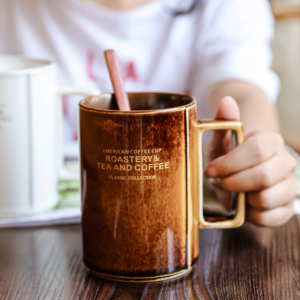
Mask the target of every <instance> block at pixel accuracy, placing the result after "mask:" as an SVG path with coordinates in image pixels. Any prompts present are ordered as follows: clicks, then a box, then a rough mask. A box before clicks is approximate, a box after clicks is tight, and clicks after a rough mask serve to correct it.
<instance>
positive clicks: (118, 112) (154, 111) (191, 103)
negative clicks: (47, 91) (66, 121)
mask: <svg viewBox="0 0 300 300" xmlns="http://www.w3.org/2000/svg"><path fill="white" fill-rule="evenodd" d="M130 94H135V95H136V94H156V95H171V96H180V97H187V98H189V99H190V100H191V102H190V103H188V104H185V105H180V106H175V107H169V108H158V109H149V110H130V111H120V110H112V109H98V108H91V107H88V106H86V104H85V102H86V100H89V99H91V98H94V97H101V96H105V95H110V96H111V95H113V94H110V93H103V94H100V95H97V96H90V97H87V98H85V99H83V100H81V101H80V102H79V107H80V109H85V110H87V111H92V112H101V113H106V114H124V115H126V114H153V113H163V112H172V111H178V110H186V109H188V108H189V107H191V106H193V105H196V99H195V98H194V97H192V96H188V95H184V94H176V93H160V92H132V93H128V95H130Z"/></svg>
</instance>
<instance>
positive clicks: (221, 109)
mask: <svg viewBox="0 0 300 300" xmlns="http://www.w3.org/2000/svg"><path fill="white" fill-rule="evenodd" d="M215 119H222V120H234V121H239V120H240V109H239V107H238V105H237V103H236V101H235V100H234V99H233V98H232V97H230V96H226V97H223V98H222V99H221V101H220V103H219V106H218V109H217V112H216V114H215ZM231 148H232V135H231V131H230V130H216V131H214V134H213V137H212V141H211V143H210V147H209V158H210V160H213V159H215V158H217V157H219V156H221V155H224V154H226V153H227V152H229V151H230V150H231Z"/></svg>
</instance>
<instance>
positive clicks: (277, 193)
mask: <svg viewBox="0 0 300 300" xmlns="http://www.w3.org/2000/svg"><path fill="white" fill-rule="evenodd" d="M297 194H298V186H297V180H296V178H295V176H294V175H292V176H290V177H288V178H287V179H285V180H283V181H281V182H279V183H278V184H275V185H274V186H272V187H270V188H268V189H265V190H262V191H259V192H250V193H248V195H247V202H248V204H249V205H250V206H251V207H252V208H254V209H256V210H270V209H274V208H276V207H278V206H283V205H287V204H288V203H289V202H292V201H294V200H295V199H296V197H297Z"/></svg>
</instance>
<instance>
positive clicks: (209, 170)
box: [205, 166, 218, 177]
mask: <svg viewBox="0 0 300 300" xmlns="http://www.w3.org/2000/svg"><path fill="white" fill-rule="evenodd" d="M205 176H207V177H217V176H218V170H217V169H216V168H215V167H214V166H207V167H206V169H205Z"/></svg>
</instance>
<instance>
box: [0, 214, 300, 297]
mask: <svg viewBox="0 0 300 300" xmlns="http://www.w3.org/2000/svg"><path fill="white" fill-rule="evenodd" d="M0 299H1V300H8V299H9V300H11V299H13V300H18V299H22V300H27V299H28V300H36V299H63V300H66V299H90V300H92V299H103V300H109V299H112V300H113V299H115V300H116V299H124V300H134V299H141V300H148V299H161V300H163V299H174V300H177V299H185V300H186V299H200V300H202V299H228V300H229V299H233V300H235V299H259V300H261V299H279V300H281V299H287V300H292V299H300V219H299V217H294V218H293V219H292V220H291V221H290V222H289V223H288V224H286V225H284V226H282V227H280V228H276V229H266V228H265V229H262V228H257V227H254V226H253V225H249V224H246V225H244V226H243V227H242V228H239V229H227V230H226V229H214V230H201V231H200V258H199V260H198V262H197V264H196V266H195V267H194V269H193V271H192V272H191V273H190V274H188V275H186V276H185V277H183V278H179V279H176V280H173V281H165V282H161V283H147V284H146V283H144V284H142V283H139V284H134V283H120V282H110V281H106V280H102V279H99V278H97V277H96V276H94V275H93V274H91V273H90V272H89V271H88V270H87V269H86V267H85V266H84V265H83V263H82V249H81V230H80V227H79V226H60V227H48V228H32V229H29V228H27V229H1V230H0Z"/></svg>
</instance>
